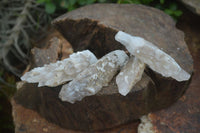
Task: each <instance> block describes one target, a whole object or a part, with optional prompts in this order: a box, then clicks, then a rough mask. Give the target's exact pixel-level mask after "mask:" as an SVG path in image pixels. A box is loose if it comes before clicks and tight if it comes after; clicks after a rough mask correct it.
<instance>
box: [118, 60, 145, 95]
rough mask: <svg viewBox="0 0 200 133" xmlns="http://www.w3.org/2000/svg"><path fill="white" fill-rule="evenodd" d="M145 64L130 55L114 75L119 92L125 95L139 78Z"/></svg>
mask: <svg viewBox="0 0 200 133" xmlns="http://www.w3.org/2000/svg"><path fill="white" fill-rule="evenodd" d="M144 68H145V64H144V63H143V62H141V61H140V60H139V59H138V58H136V57H134V56H132V57H131V58H130V59H129V61H128V63H127V64H126V65H125V66H124V67H123V68H122V70H121V71H120V73H119V74H118V75H117V77H116V83H117V86H118V90H119V93H120V94H122V95H123V96H126V95H127V94H128V93H129V92H130V91H131V89H132V88H133V86H134V85H135V84H136V83H137V82H138V81H140V80H141V78H142V74H143V72H144Z"/></svg>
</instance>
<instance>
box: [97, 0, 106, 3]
mask: <svg viewBox="0 0 200 133" xmlns="http://www.w3.org/2000/svg"><path fill="white" fill-rule="evenodd" d="M98 2H99V3H105V2H106V0H98Z"/></svg>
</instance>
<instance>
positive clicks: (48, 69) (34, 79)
mask: <svg viewBox="0 0 200 133" xmlns="http://www.w3.org/2000/svg"><path fill="white" fill-rule="evenodd" d="M96 62H97V58H96V56H95V55H94V54H93V53H92V52H90V51H89V50H84V51H82V52H77V53H73V54H71V55H70V57H69V58H67V59H64V60H62V61H57V62H56V63H50V64H48V65H44V66H43V67H37V68H34V69H32V70H31V71H30V72H27V73H25V74H24V75H23V76H22V77H21V80H23V81H27V82H29V83H39V84H38V86H39V87H40V86H50V87H54V86H58V85H61V84H63V83H65V82H67V81H70V80H72V79H73V78H75V77H76V76H77V74H78V73H80V72H81V71H83V70H84V69H86V68H87V67H88V66H89V65H90V64H94V63H96Z"/></svg>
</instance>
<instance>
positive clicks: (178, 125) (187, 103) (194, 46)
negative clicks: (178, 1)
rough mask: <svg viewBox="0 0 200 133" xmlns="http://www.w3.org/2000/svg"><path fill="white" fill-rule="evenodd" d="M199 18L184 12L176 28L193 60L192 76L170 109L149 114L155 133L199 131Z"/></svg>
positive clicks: (192, 132) (197, 132) (191, 132)
mask: <svg viewBox="0 0 200 133" xmlns="http://www.w3.org/2000/svg"><path fill="white" fill-rule="evenodd" d="M199 23H200V17H199V16H197V15H194V14H192V13H190V12H186V11H185V14H184V16H183V17H182V18H181V19H180V20H179V23H178V24H177V25H178V28H180V29H181V30H183V31H184V32H185V35H186V37H185V40H186V42H187V44H188V47H189V49H190V51H191V54H192V57H193V60H194V75H193V77H192V80H191V84H190V86H189V88H188V90H187V91H186V93H185V94H184V95H183V96H182V97H181V98H180V99H179V100H178V101H177V102H176V103H175V104H173V105H172V106H171V107H169V108H167V109H163V110H161V111H158V112H155V113H151V114H150V115H149V118H150V119H151V121H152V124H153V128H154V130H155V133H199V131H200V82H199V81H200V58H199V57H200V38H199V35H200V25H199Z"/></svg>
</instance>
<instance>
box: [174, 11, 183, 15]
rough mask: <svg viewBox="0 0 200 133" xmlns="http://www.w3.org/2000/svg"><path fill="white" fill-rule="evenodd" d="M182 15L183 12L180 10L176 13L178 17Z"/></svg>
mask: <svg viewBox="0 0 200 133" xmlns="http://www.w3.org/2000/svg"><path fill="white" fill-rule="evenodd" d="M182 14H183V12H182V11H180V10H177V11H174V15H175V16H177V17H179V16H181V15H182Z"/></svg>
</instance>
